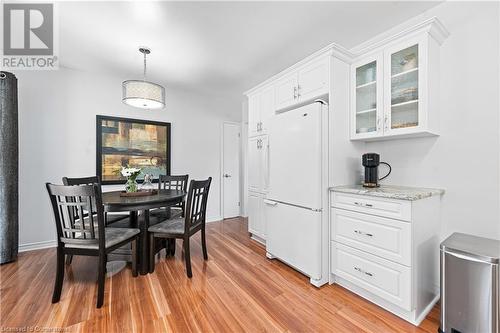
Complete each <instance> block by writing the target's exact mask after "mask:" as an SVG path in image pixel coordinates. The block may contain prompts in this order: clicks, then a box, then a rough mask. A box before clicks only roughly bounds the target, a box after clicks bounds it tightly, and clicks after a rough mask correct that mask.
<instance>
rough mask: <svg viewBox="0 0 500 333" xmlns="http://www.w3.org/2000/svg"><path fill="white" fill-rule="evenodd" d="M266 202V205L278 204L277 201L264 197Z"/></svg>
mask: <svg viewBox="0 0 500 333" xmlns="http://www.w3.org/2000/svg"><path fill="white" fill-rule="evenodd" d="M264 203H265V204H266V205H269V206H277V205H278V203H277V202H276V201H270V200H267V199H264Z"/></svg>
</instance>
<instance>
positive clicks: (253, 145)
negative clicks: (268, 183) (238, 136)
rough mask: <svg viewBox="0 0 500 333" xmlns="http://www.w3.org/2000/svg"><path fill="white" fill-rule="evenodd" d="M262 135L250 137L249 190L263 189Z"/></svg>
mask: <svg viewBox="0 0 500 333" xmlns="http://www.w3.org/2000/svg"><path fill="white" fill-rule="evenodd" d="M261 142H262V139H261V138H260V137H253V138H250V139H248V190H250V191H261V190H262V168H261V166H262V161H261V159H262V158H261V148H260V147H261Z"/></svg>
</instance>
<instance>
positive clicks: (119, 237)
mask: <svg viewBox="0 0 500 333" xmlns="http://www.w3.org/2000/svg"><path fill="white" fill-rule="evenodd" d="M104 231H105V236H104V237H105V238H106V248H109V247H112V246H114V245H116V244H118V243H120V242H123V241H125V240H127V239H130V238H132V237H134V236H135V235H137V234H139V232H140V230H139V229H132V228H105V229H104ZM65 247H67V248H77V249H91V250H97V249H98V248H99V242H98V240H97V239H95V240H93V241H92V242H90V243H89V244H72V243H71V242H67V243H66V244H65Z"/></svg>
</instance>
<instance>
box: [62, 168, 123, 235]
mask: <svg viewBox="0 0 500 333" xmlns="http://www.w3.org/2000/svg"><path fill="white" fill-rule="evenodd" d="M62 181H63V184H64V185H67V186H72V185H92V184H99V186H102V185H101V181H100V179H99V177H97V176H90V177H80V178H69V177H63V178H62ZM129 217H130V214H108V213H107V212H104V221H105V222H106V225H110V224H112V223H115V222H118V221H121V220H124V219H127V218H129Z"/></svg>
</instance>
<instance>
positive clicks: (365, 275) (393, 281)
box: [331, 242, 411, 311]
mask: <svg viewBox="0 0 500 333" xmlns="http://www.w3.org/2000/svg"><path fill="white" fill-rule="evenodd" d="M331 249H332V255H331V259H332V273H333V274H335V275H338V276H339V277H341V278H344V279H346V280H348V281H350V282H351V283H354V284H356V285H357V286H359V287H361V288H364V289H365V290H367V291H369V292H371V293H372V294H374V295H377V296H379V297H381V298H383V299H385V300H387V301H389V302H391V303H393V304H395V305H397V306H399V307H401V308H403V309H405V310H407V311H411V289H410V288H411V270H410V268H409V267H406V266H402V265H399V264H396V263H393V262H390V261H388V260H384V259H381V258H378V257H376V256H373V255H370V254H368V253H366V252H362V251H359V250H356V249H353V248H351V247H348V246H344V245H342V244H339V243H337V242H332V246H331Z"/></svg>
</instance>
